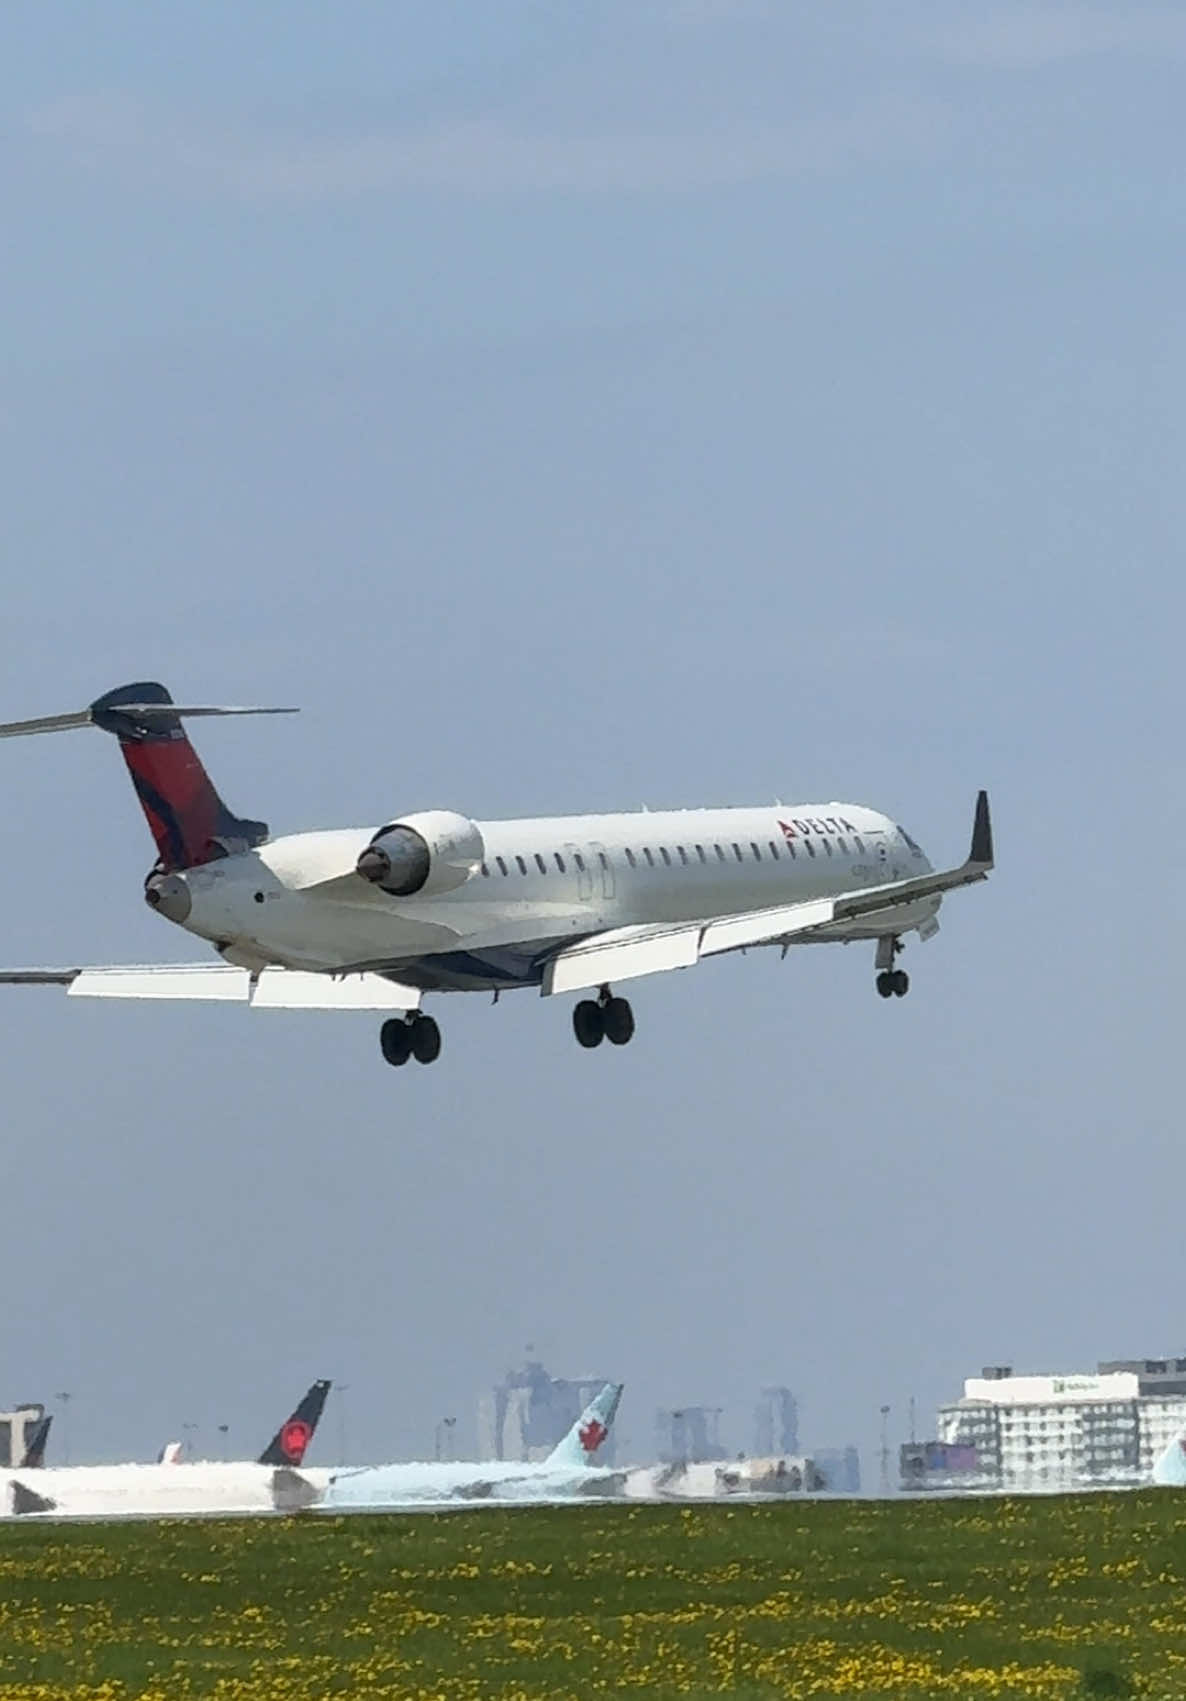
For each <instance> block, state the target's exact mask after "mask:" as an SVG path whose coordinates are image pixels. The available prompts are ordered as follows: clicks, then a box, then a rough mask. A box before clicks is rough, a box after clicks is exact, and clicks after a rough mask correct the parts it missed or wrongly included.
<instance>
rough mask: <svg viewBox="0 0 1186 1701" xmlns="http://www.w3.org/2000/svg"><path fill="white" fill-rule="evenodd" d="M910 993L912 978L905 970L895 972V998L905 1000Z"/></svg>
mask: <svg viewBox="0 0 1186 1701" xmlns="http://www.w3.org/2000/svg"><path fill="white" fill-rule="evenodd" d="M909 991H910V976H909V975H908V974H907V973H906V970H905V969H895V970H894V997H895V998H905V996H906V994H907V993H908V992H909Z"/></svg>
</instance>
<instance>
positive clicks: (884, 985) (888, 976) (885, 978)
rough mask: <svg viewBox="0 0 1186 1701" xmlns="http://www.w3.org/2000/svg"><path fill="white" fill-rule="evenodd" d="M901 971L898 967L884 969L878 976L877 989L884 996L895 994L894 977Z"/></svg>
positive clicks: (888, 996) (890, 996) (889, 996)
mask: <svg viewBox="0 0 1186 1701" xmlns="http://www.w3.org/2000/svg"><path fill="white" fill-rule="evenodd" d="M899 972H900V971H899V970H897V969H882V971H881V973H880V974H879V975H878V977H877V990H878V992H879V993H880V994H881V996H882V997H883V998H892V997H893V995H894V979H895V977H896V976H897V974H898V973H899Z"/></svg>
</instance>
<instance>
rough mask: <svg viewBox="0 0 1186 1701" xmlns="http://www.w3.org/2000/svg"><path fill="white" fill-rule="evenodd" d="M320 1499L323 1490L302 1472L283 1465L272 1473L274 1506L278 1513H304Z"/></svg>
mask: <svg viewBox="0 0 1186 1701" xmlns="http://www.w3.org/2000/svg"><path fill="white" fill-rule="evenodd" d="M320 1499H321V1490H320V1489H319V1488H317V1487H316V1486H315V1485H314V1484H313V1483H311V1482H310V1481H309V1479H308V1477H305V1476H302V1475H301V1473H300V1471H294V1470H292V1469H290V1468H289V1466H287V1465H282V1466H281V1467H280V1468H279V1469H278V1470H275V1471H273V1472H272V1505H273V1506H274V1507H275V1508H276V1511H277V1512H303V1511H304V1510H305V1508H306V1507H307V1506H316V1504H317V1502H318V1501H319V1500H320Z"/></svg>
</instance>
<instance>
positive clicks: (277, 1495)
mask: <svg viewBox="0 0 1186 1701" xmlns="http://www.w3.org/2000/svg"><path fill="white" fill-rule="evenodd" d="M329 1388H330V1384H329V1383H328V1382H314V1383H313V1385H312V1387H311V1388H310V1389H309V1390H308V1392H307V1393H306V1394H305V1396H304V1398H303V1399H302V1400H301V1402H300V1404H299V1405H298V1406H297V1408H296V1410H295V1411H294V1412H293V1413H292V1415H291V1416H290V1417H289V1418H287V1419H286V1420H285V1422H284V1423H282V1424H281V1425H280V1428H279V1429H278V1430H277V1431H276V1433H275V1435H274V1436H273V1437H272V1439H271V1441H270V1442H269V1443H268V1445H267V1446H266V1447H265V1448H264V1450H263V1452H262V1453H261V1454H260V1456H259V1458H258V1459H257V1460H256V1461H255V1462H254V1463H249V1462H247V1461H245V1460H244V1461H238V1462H234V1463H229V1464H228V1463H224V1462H222V1461H220V1460H206V1459H200V1460H194V1461H193V1462H185V1461H183V1460H180V1459H179V1458H178V1456H177V1454H176V1452H175V1451H174V1450H172V1449H166V1450H165V1451H166V1456H165V1458H164V1460H163V1462H159V1463H157V1464H154V1465H58V1466H50V1467H48V1468H43V1469H39V1470H38V1471H37V1472H36V1474H35V1475H31V1474H28V1475H27V1474H26V1471H25V1470H23V1469H22V1470H10V1471H4V1472H0V1515H3V1514H8V1515H10V1516H16V1517H30V1516H36V1515H37V1514H38V1513H43V1514H48V1515H52V1516H53V1517H57V1518H104V1517H106V1518H111V1517H119V1516H129V1515H130V1516H140V1517H152V1516H156V1517H159V1516H163V1515H165V1514H170V1513H171V1514H178V1513H200V1512H206V1513H211V1512H263V1511H267V1512H273V1511H296V1510H299V1509H300V1508H302V1507H305V1506H311V1505H312V1504H313V1503H314V1502H315V1501H316V1500H317V1499H318V1498H319V1496H320V1494H321V1493H322V1491H323V1489H324V1487H325V1483H326V1481H327V1479H328V1475H329V1473H328V1471H327V1470H326V1469H324V1468H322V1469H321V1470H319V1471H314V1470H310V1469H309V1468H308V1467H306V1466H304V1458H305V1452H306V1449H307V1448H308V1446H309V1443H310V1442H311V1441H312V1439H313V1435H314V1433H315V1431H316V1429H317V1423H318V1420H319V1418H320V1417H321V1413H322V1410H323V1409H324V1406H325V1399H326V1395H327V1394H328V1393H329Z"/></svg>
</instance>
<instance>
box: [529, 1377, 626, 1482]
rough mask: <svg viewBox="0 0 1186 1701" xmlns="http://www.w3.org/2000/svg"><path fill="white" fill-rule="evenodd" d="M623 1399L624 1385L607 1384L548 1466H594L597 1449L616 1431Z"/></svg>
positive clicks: (553, 1453)
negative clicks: (618, 1411)
mask: <svg viewBox="0 0 1186 1701" xmlns="http://www.w3.org/2000/svg"><path fill="white" fill-rule="evenodd" d="M621 1398H622V1384H621V1383H620V1382H607V1383H606V1385H605V1387H604V1388H603V1389H602V1390H601V1392H600V1394H598V1396H597V1398H596V1399H595V1400H591V1401H590V1402H589V1404H588V1405H587V1406H586V1407H585V1409H584V1411H583V1412H582V1413H581V1415H580V1417H579V1418H578V1419H577V1421H576V1422H575V1423H574V1424H573V1426H572V1428H571V1429H570V1430H569V1432H568V1434H567V1435H566V1436H565V1437H564V1440H563V1441H561V1442H559V1443H558V1444H557V1445H556V1446H555V1447H553V1449H552V1451H551V1452H550V1453H549V1454H548V1457H547V1459H546V1460H545V1461H544V1462H545V1464H548V1465H591V1464H592V1463H593V1459H594V1457H595V1455H596V1453H597V1449H598V1448H599V1447H600V1446H601V1443H602V1442H603V1441H604V1440H605V1438H606V1436H607V1435H608V1434H609V1432H610V1430H611V1428H612V1427H613V1422H614V1417H615V1415H616V1414H617V1410H618V1401H619V1400H620V1399H621Z"/></svg>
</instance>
